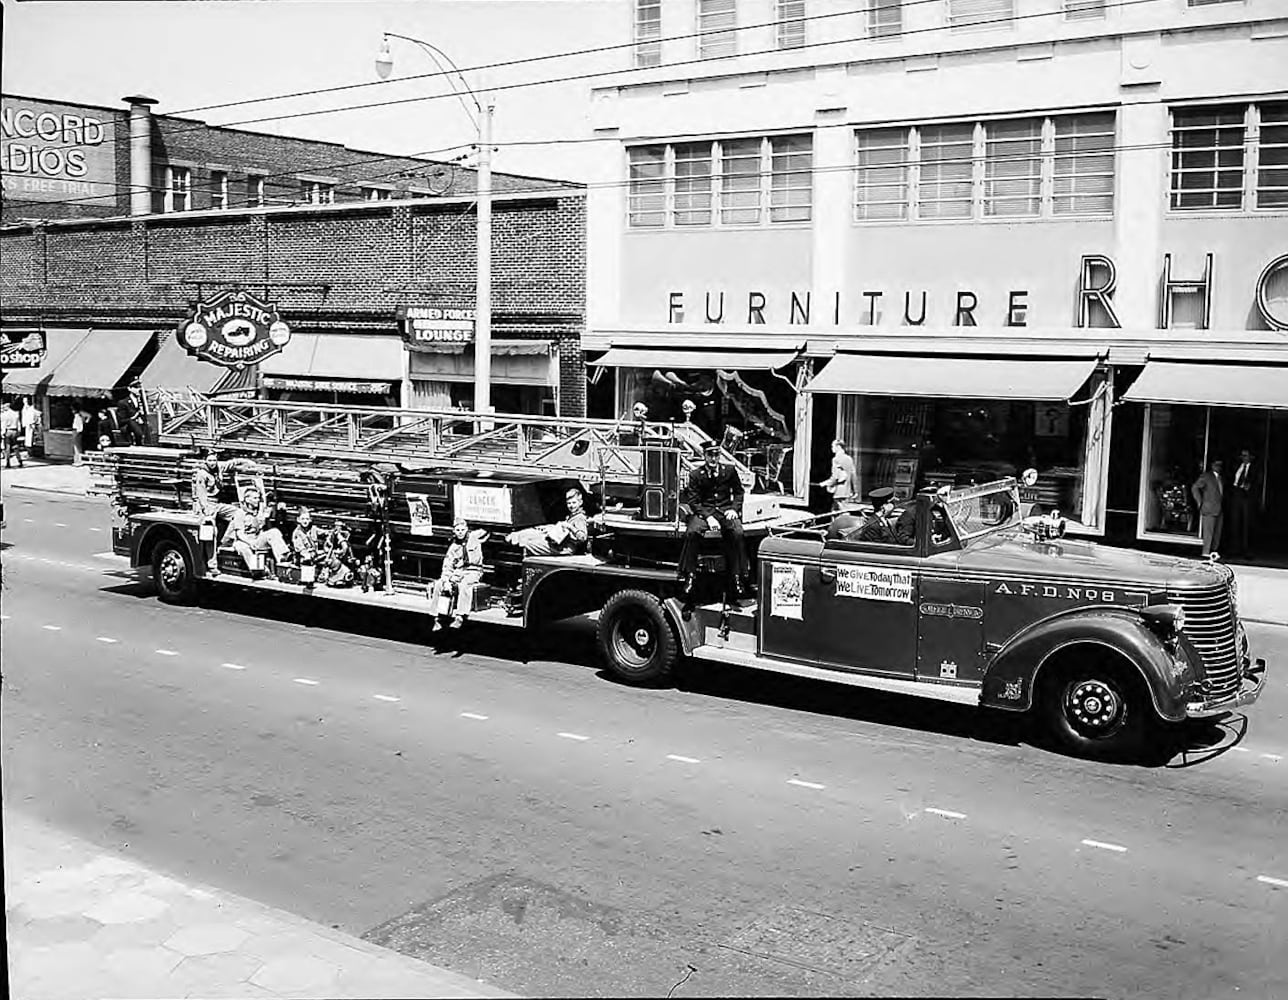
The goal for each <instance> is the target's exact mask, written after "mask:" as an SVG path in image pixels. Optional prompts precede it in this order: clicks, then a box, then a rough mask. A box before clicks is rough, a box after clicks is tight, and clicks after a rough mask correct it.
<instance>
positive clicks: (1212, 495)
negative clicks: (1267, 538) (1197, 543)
mask: <svg viewBox="0 0 1288 1000" xmlns="http://www.w3.org/2000/svg"><path fill="white" fill-rule="evenodd" d="M1224 469H1225V463H1223V462H1222V461H1221V460H1220V459H1219V458H1218V459H1215V460H1213V462H1212V464H1211V465H1210V466H1209V467H1208V471H1207V472H1205V473H1203V475H1201V476H1199V478H1198V479H1196V480H1194V485H1193V486H1191V487H1190V493H1192V494H1193V495H1194V501H1195V503H1197V504H1198V505H1199V537H1200V538H1201V539H1203V554H1204V555H1205V556H1207V555H1211V554H1212V553H1214V552H1216V550H1217V547H1218V546H1219V545H1220V544H1221V522H1222V520H1223V518H1222V513H1221V512H1222V503H1223V501H1224V498H1225V483H1223V482H1222V481H1221V473H1222V472H1223V471H1224Z"/></svg>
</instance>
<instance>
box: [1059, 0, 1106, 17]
mask: <svg viewBox="0 0 1288 1000" xmlns="http://www.w3.org/2000/svg"><path fill="white" fill-rule="evenodd" d="M1104 16H1105V0H1064V19H1065V20H1066V21H1090V20H1092V19H1094V18H1098V17H1104Z"/></svg>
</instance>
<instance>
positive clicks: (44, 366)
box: [0, 330, 89, 396]
mask: <svg viewBox="0 0 1288 1000" xmlns="http://www.w3.org/2000/svg"><path fill="white" fill-rule="evenodd" d="M88 336H89V331H88V330H46V331H45V360H44V361H43V362H41V364H40V367H39V368H15V369H14V370H13V371H9V372H5V374H4V380H3V382H0V391H2V392H4V394H5V395H14V396H33V395H35V394H36V392H37V391H38V390H39V389H40V387H41V385H42V384H43V385H47V384H48V383H49V380H50V378H51V376H52V375H53V374H54V372H55V370H57V368H58V366H59V365H60V364H62V363H63V361H64V360H66V358H67V356H68V355H69V354H71V353H72V351H74V350H76V348H78V347H80V345H81V342H82V341H83V340H84V339H85V338H86V337H88Z"/></svg>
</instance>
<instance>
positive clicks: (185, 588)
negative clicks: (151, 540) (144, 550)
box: [152, 539, 197, 604]
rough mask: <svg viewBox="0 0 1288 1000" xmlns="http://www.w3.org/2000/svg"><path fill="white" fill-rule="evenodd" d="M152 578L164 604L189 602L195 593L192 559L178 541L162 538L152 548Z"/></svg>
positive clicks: (195, 580) (195, 582)
mask: <svg viewBox="0 0 1288 1000" xmlns="http://www.w3.org/2000/svg"><path fill="white" fill-rule="evenodd" d="M152 579H153V581H154V582H155V583H156V588H157V596H158V597H159V598H161V600H163V601H164V602H165V603H166V604H191V603H192V600H193V598H194V597H196V595H197V577H196V574H195V573H194V572H193V566H192V559H191V557H190V556H189V555H188V553H187V551H186V550H185V549H184V548H183V546H182V545H180V544H179V543H178V542H174V541H171V540H169V539H163V540H162V541H160V542H157V546H156V548H155V549H153V550H152Z"/></svg>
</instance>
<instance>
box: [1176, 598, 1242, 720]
mask: <svg viewBox="0 0 1288 1000" xmlns="http://www.w3.org/2000/svg"><path fill="white" fill-rule="evenodd" d="M1167 599H1168V600H1169V601H1170V602H1171V603H1172V604H1179V605H1180V606H1181V607H1183V608H1184V609H1185V635H1186V637H1188V638H1189V640H1190V642H1191V643H1193V644H1194V648H1195V649H1197V650H1198V651H1199V653H1200V654H1201V655H1202V657H1203V672H1204V674H1205V675H1206V678H1207V683H1206V685H1205V687H1206V691H1207V696H1208V697H1209V698H1223V697H1225V696H1226V695H1231V694H1234V693H1235V691H1237V690H1238V688H1239V649H1238V638H1237V632H1238V629H1237V626H1236V623H1235V615H1234V602H1233V600H1232V599H1231V594H1230V586H1229V584H1228V583H1221V584H1215V585H1213V586H1211V587H1204V588H1203V589H1201V590H1173V591H1169V592H1168V595H1167Z"/></svg>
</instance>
